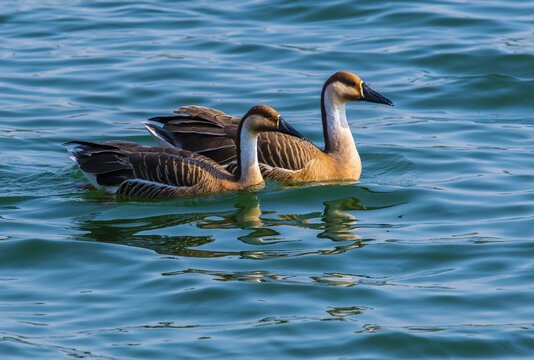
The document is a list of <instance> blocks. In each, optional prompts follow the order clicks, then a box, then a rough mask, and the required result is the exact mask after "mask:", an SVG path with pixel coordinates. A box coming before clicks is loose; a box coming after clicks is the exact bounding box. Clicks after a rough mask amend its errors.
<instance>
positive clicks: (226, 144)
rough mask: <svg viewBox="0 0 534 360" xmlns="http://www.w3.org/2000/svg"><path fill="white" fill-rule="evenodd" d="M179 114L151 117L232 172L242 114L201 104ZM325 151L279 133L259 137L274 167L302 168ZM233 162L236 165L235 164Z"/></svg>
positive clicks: (262, 155)
mask: <svg viewBox="0 0 534 360" xmlns="http://www.w3.org/2000/svg"><path fill="white" fill-rule="evenodd" d="M175 113H177V114H180V115H178V116H168V117H158V118H152V119H150V120H153V121H158V122H161V123H163V124H164V126H163V128H164V129H165V130H167V131H169V132H170V133H171V134H172V135H173V136H174V137H175V138H176V139H178V141H179V142H180V145H181V147H182V148H183V149H187V150H190V151H194V152H196V153H199V154H202V155H204V156H207V157H209V158H211V159H213V160H215V161H216V162H218V163H219V164H221V165H224V166H229V167H228V169H229V170H230V171H232V169H235V162H236V142H237V130H238V127H239V121H240V120H241V119H240V118H238V117H232V116H230V115H227V114H225V113H223V112H222V111H218V110H215V109H210V108H205V107H201V106H184V107H181V108H180V109H178V110H176V111H175ZM317 152H321V150H320V149H318V148H317V147H316V146H315V145H313V144H312V143H310V142H309V141H307V140H304V139H300V138H297V137H294V136H291V135H286V134H282V133H278V132H262V133H260V136H259V138H258V160H259V162H260V163H264V164H266V165H269V166H271V167H279V168H283V169H288V170H300V169H302V168H304V167H305V166H306V164H308V162H309V161H310V160H311V159H313V158H315V157H317V156H318V155H317ZM232 163H233V164H232Z"/></svg>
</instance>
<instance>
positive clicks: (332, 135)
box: [145, 71, 393, 182]
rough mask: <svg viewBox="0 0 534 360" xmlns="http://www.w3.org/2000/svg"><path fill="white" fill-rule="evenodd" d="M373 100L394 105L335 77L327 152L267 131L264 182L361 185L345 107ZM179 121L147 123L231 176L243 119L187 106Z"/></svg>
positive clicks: (353, 79)
mask: <svg viewBox="0 0 534 360" xmlns="http://www.w3.org/2000/svg"><path fill="white" fill-rule="evenodd" d="M353 101H369V102H376V103H382V104H387V105H393V103H392V102H391V101H390V100H388V99H387V98H385V97H383V96H382V95H380V94H378V93H377V92H376V91H374V90H372V89H371V88H370V87H369V86H367V85H366V84H365V83H364V82H363V81H362V80H361V79H360V78H359V77H358V76H356V75H354V74H352V73H350V72H345V71H340V72H337V73H335V74H334V75H332V76H331V77H330V78H329V79H328V80H327V81H326V82H325V84H324V86H323V90H322V93H321V115H322V122H323V133H324V138H325V149H324V150H321V149H319V148H318V147H317V146H315V145H314V144H312V143H311V142H309V141H308V140H306V139H305V138H304V137H303V136H298V135H297V136H295V135H287V134H282V133H274V132H269V133H267V132H265V133H261V134H260V135H259V137H258V159H259V163H260V169H261V173H262V175H263V176H264V177H266V178H270V179H273V180H278V181H281V182H305V181H325V180H358V179H359V177H360V174H361V169H362V167H361V161H360V156H359V154H358V151H357V149H356V145H355V143H354V139H353V137H352V132H351V130H350V128H349V125H348V121H347V117H346V111H345V104H346V103H347V102H353ZM175 113H176V114H177V115H175V116H163V117H154V118H151V119H150V121H154V122H159V123H162V124H163V127H159V126H156V125H153V124H151V123H145V126H146V127H147V129H148V130H149V132H150V133H151V134H152V135H153V136H154V137H155V138H156V140H157V141H158V143H159V144H160V145H161V146H163V147H175V148H183V149H187V150H190V151H194V152H197V153H199V154H202V155H205V156H207V157H209V158H211V159H213V160H214V161H216V162H217V163H219V164H220V165H222V166H223V167H225V168H227V169H228V170H229V171H234V170H235V168H236V163H237V152H236V143H237V137H238V133H237V128H238V124H239V122H240V118H238V117H233V116H229V115H227V114H225V113H223V112H221V111H218V110H215V109H209V108H205V107H200V106H185V107H181V108H180V109H178V110H176V111H175Z"/></svg>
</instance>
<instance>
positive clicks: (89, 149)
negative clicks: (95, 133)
mask: <svg viewBox="0 0 534 360" xmlns="http://www.w3.org/2000/svg"><path fill="white" fill-rule="evenodd" d="M69 144H76V145H78V147H77V148H76V149H74V151H72V154H73V156H74V157H75V158H76V161H77V162H78V164H79V165H80V168H81V169H82V170H83V171H84V172H85V173H87V174H90V175H95V176H96V182H97V184H98V185H102V186H118V189H117V193H118V194H121V195H128V196H137V197H151V198H156V197H157V198H169V197H177V196H187V195H197V194H200V193H210V192H216V191H220V180H230V181H232V180H234V176H233V175H232V174H230V173H228V172H227V171H226V170H224V169H223V168H222V167H221V166H220V165H219V164H217V163H216V162H215V161H213V160H211V159H209V158H206V157H204V156H202V155H198V154H195V153H193V152H190V151H187V150H183V149H175V148H153V147H147V146H142V145H138V144H134V143H130V142H123V141H113V142H108V143H89V142H81V141H80V142H77V141H72V142H69Z"/></svg>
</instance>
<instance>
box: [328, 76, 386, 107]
mask: <svg viewBox="0 0 534 360" xmlns="http://www.w3.org/2000/svg"><path fill="white" fill-rule="evenodd" d="M325 93H328V94H329V95H330V96H329V97H330V99H331V100H332V101H334V102H336V103H341V104H344V103H346V102H349V101H368V102H374V103H379V104H386V105H391V106H393V102H392V101H391V100H389V99H388V98H386V97H384V96H382V95H380V94H379V93H378V92H376V91H375V90H373V89H371V88H370V87H369V86H368V85H367V84H366V83H365V82H363V81H362V80H361V79H360V78H359V77H358V76H357V75H355V74H353V73H351V72H348V71H338V72H337V73H335V74H334V75H332V76H331V77H330V78H329V79H328V80H327V81H326V82H325V84H324V87H323V96H324V94H325Z"/></svg>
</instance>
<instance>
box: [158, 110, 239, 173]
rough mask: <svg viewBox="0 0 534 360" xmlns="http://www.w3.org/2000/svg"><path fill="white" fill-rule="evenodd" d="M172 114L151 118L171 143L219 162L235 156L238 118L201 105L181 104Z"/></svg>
mask: <svg viewBox="0 0 534 360" xmlns="http://www.w3.org/2000/svg"><path fill="white" fill-rule="evenodd" d="M175 113H177V114H179V115H175V116H161V117H155V118H151V119H149V120H151V121H157V122H160V123H162V124H163V129H164V130H166V131H167V134H170V136H172V137H173V140H174V141H173V142H174V143H175V144H178V145H179V146H180V147H182V148H183V149H186V150H190V151H194V152H196V153H198V154H201V155H204V156H207V157H209V158H211V159H213V160H214V161H216V162H218V163H219V164H223V165H224V164H227V163H229V162H231V161H233V160H235V158H236V148H235V146H236V137H237V129H238V126H239V121H240V120H241V119H240V118H238V117H232V116H229V115H227V114H225V113H223V112H222V111H218V110H214V109H209V108H205V107H201V106H184V107H181V108H180V109H178V110H176V111H175Z"/></svg>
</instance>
